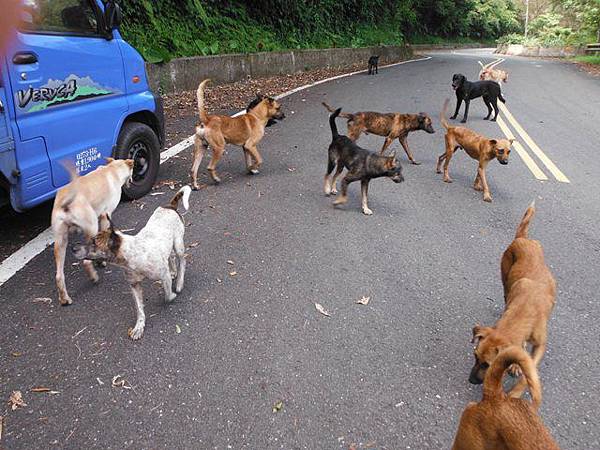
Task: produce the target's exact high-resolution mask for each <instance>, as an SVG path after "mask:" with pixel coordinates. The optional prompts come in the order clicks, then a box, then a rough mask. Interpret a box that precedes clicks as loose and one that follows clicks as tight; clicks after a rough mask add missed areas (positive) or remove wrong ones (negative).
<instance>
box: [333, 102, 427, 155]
mask: <svg viewBox="0 0 600 450" xmlns="http://www.w3.org/2000/svg"><path fill="white" fill-rule="evenodd" d="M323 106H324V107H325V108H326V109H327V111H329V112H331V113H332V112H333V108H332V107H331V106H329V105H328V104H327V103H325V102H323ZM340 117H343V118H344V119H348V137H349V138H350V139H351V140H353V141H356V140H358V138H359V137H360V134H361V133H365V134H367V133H372V134H376V135H377V136H385V142H384V143H383V147H381V150H380V152H379V153H380V154H383V153H384V152H385V149H386V148H388V147H389V146H390V144H391V143H392V142H393V141H394V139H398V140H399V141H400V144H401V145H402V148H404V151H405V152H406V155H407V156H408V159H409V160H410V162H411V163H413V164H420V163H419V162H418V161H415V159H414V158H413V155H412V153H411V152H410V149H409V148H408V140H407V138H408V133H410V132H411V131H417V130H424V131H427V132H428V133H430V134H431V133H435V130H434V129H433V126H432V125H431V118H430V117H429V116H428V115H427V114H425V113H419V114H400V113H387V114H386V113H378V112H372V111H364V112H356V113H340Z"/></svg>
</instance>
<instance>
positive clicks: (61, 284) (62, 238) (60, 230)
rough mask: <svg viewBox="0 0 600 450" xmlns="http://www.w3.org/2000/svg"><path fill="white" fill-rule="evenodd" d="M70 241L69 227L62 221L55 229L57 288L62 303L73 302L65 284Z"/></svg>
mask: <svg viewBox="0 0 600 450" xmlns="http://www.w3.org/2000/svg"><path fill="white" fill-rule="evenodd" d="M68 243H69V227H68V226H67V225H66V224H65V223H61V224H60V225H59V226H58V227H57V229H55V230H54V261H55V263H56V289H57V291H58V302H59V303H60V304H61V305H70V304H71V303H73V300H71V297H69V294H68V293H67V286H66V284H65V254H66V252H67V245H68Z"/></svg>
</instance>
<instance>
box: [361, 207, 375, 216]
mask: <svg viewBox="0 0 600 450" xmlns="http://www.w3.org/2000/svg"><path fill="white" fill-rule="evenodd" d="M362 212H363V214H364V215H366V216H372V215H373V211H371V210H370V209H369V208H363V210H362Z"/></svg>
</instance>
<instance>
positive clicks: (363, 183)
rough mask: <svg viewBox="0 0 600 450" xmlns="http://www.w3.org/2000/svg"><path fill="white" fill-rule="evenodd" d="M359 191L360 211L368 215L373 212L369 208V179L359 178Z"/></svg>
mask: <svg viewBox="0 0 600 450" xmlns="http://www.w3.org/2000/svg"><path fill="white" fill-rule="evenodd" d="M360 191H361V196H362V197H361V203H362V212H363V214H365V215H367V216H370V215H372V214H373V211H371V210H370V209H369V205H368V202H369V199H368V197H369V180H360Z"/></svg>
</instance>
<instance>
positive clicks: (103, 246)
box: [72, 213, 123, 261]
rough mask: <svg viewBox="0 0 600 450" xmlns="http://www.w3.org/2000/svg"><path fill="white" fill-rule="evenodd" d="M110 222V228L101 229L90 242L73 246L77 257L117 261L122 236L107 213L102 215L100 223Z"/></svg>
mask: <svg viewBox="0 0 600 450" xmlns="http://www.w3.org/2000/svg"><path fill="white" fill-rule="evenodd" d="M106 222H108V228H106V229H105V230H103V231H100V232H99V233H98V234H97V235H96V236H94V238H93V239H92V241H91V242H90V243H88V244H77V245H74V246H73V248H72V251H73V255H74V256H75V258H77V259H80V260H81V259H90V260H103V261H115V260H116V259H117V258H118V255H119V250H120V248H121V243H122V240H123V239H122V238H121V236H119V234H117V232H116V230H115V227H114V225H113V223H112V221H111V220H110V216H109V215H108V214H106V213H103V214H101V215H100V223H101V224H102V225H103V226H104V224H105V223H106Z"/></svg>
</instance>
